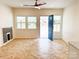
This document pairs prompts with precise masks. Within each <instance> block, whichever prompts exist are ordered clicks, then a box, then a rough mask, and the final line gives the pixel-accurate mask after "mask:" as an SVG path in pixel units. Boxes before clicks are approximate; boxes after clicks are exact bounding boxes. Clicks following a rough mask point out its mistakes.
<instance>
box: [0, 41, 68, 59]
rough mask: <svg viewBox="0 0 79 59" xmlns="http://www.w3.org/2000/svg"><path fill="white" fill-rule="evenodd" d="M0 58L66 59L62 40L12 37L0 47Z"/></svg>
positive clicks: (66, 54)
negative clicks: (12, 38)
mask: <svg viewBox="0 0 79 59" xmlns="http://www.w3.org/2000/svg"><path fill="white" fill-rule="evenodd" d="M0 59H68V46H67V45H66V43H65V42H64V41H63V40H54V41H50V40H48V39H14V40H13V41H11V42H10V43H8V44H7V45H5V46H3V47H1V48H0Z"/></svg>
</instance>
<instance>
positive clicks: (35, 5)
mask: <svg viewBox="0 0 79 59" xmlns="http://www.w3.org/2000/svg"><path fill="white" fill-rule="evenodd" d="M45 4H47V3H39V4H38V0H35V4H34V5H24V6H34V7H35V8H38V9H40V6H42V5H45Z"/></svg>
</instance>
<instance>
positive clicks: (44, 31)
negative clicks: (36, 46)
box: [40, 16, 49, 39]
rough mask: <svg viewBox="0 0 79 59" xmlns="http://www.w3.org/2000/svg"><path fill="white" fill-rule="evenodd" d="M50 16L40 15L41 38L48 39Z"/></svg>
mask: <svg viewBox="0 0 79 59" xmlns="http://www.w3.org/2000/svg"><path fill="white" fill-rule="evenodd" d="M48 17H49V16H40V38H45V39H48Z"/></svg>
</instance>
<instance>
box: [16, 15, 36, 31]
mask: <svg viewBox="0 0 79 59" xmlns="http://www.w3.org/2000/svg"><path fill="white" fill-rule="evenodd" d="M17 17H25V22H17ZM28 17H36V22H35V24H36V28H35V29H37V16H16V27H15V28H16V29H18V30H22V29H23V28H17V24H18V23H25V29H23V30H26V29H27V30H35V29H29V28H28ZM29 23H34V22H29Z"/></svg>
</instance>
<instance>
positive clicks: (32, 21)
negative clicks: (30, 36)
mask: <svg viewBox="0 0 79 59" xmlns="http://www.w3.org/2000/svg"><path fill="white" fill-rule="evenodd" d="M27 22H28V29H36V22H37V20H36V17H32V16H31V17H28V19H27Z"/></svg>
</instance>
